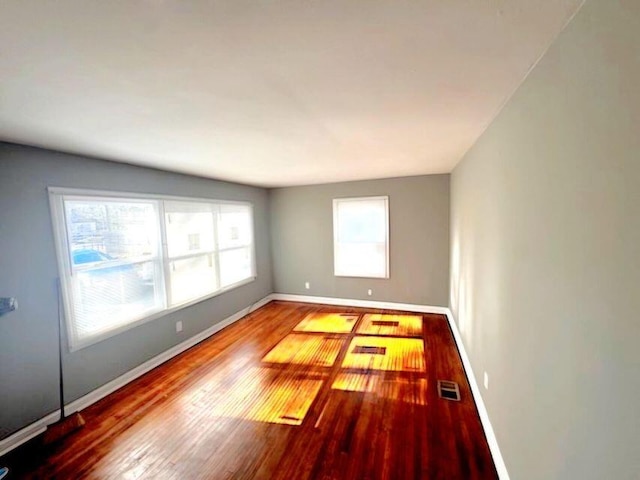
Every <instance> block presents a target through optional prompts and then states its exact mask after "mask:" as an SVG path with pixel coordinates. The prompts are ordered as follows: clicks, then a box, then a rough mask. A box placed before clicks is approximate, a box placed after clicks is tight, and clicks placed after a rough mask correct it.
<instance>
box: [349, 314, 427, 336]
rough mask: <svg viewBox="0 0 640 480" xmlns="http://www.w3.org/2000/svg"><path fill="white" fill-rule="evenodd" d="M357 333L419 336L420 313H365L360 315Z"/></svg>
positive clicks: (420, 331) (420, 326) (420, 328)
mask: <svg viewBox="0 0 640 480" xmlns="http://www.w3.org/2000/svg"><path fill="white" fill-rule="evenodd" d="M357 333H361V334H366V335H395V336H398V337H419V336H421V335H422V315H387V314H380V313H367V314H366V315H364V316H363V317H362V322H361V323H360V325H359V326H358V332H357Z"/></svg>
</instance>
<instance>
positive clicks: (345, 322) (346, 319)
mask: <svg viewBox="0 0 640 480" xmlns="http://www.w3.org/2000/svg"><path fill="white" fill-rule="evenodd" d="M357 320H358V315H357V314H356V315H353V314H348V313H310V314H309V315H307V316H306V317H305V318H304V320H302V321H301V322H300V323H299V324H298V325H297V326H296V328H294V331H296V332H318V333H351V331H352V330H353V326H354V325H355V324H356V321H357Z"/></svg>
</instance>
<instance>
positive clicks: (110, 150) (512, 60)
mask: <svg viewBox="0 0 640 480" xmlns="http://www.w3.org/2000/svg"><path fill="white" fill-rule="evenodd" d="M581 3H582V0H447V1H442V0H423V1H389V0H385V1H379V0H359V1H356V0H343V1H332V0H318V1H311V0H297V1H278V0H273V1H266V0H254V1H243V0H228V1H204V0H201V1H183V0H137V1H104V0H75V1H73V0H58V1H43V0H3V1H2V2H0V139H3V140H7V141H11V142H16V143H23V144H28V145H36V146H43V147H48V148H52V149H56V150H62V151H66V152H72V153H80V154H86V155H92V156H96V157H100V158H105V159H110V160H116V161H121V162H126V163H132V164H137V165H146V166H153V167H157V168H162V169H166V170H172V171H178V172H184V173H191V174H195V175H201V176H206V177H213V178H221V179H226V180H233V181H238V182H243V183H249V184H254V185H263V186H284V185H299V184H311V183H324V182H334V181H343V180H356V179H365V178H382V177H394V176H405V175H418V174H426V173H442V172H449V171H451V169H452V168H453V167H454V166H455V164H456V163H457V162H458V161H459V160H460V159H461V157H462V156H463V155H464V153H465V152H466V151H467V150H468V149H469V147H470V146H471V145H472V144H473V142H474V141H475V140H476V139H477V138H478V137H479V135H480V134H481V133H482V131H483V130H484V129H485V128H486V126H487V125H488V124H489V123H490V121H491V120H492V119H493V117H494V116H495V115H496V113H497V111H498V110H499V109H500V107H501V105H503V103H504V102H505V100H506V99H507V98H508V97H509V96H510V95H511V94H512V93H513V91H514V90H515V89H516V88H517V86H518V85H519V84H520V83H521V82H522V80H523V78H524V77H525V76H526V74H527V72H528V71H529V69H530V68H531V67H532V65H533V64H535V62H536V61H537V59H538V58H539V57H540V56H541V55H542V54H543V53H544V51H545V50H546V48H547V47H548V46H549V44H550V43H551V42H552V41H553V39H554V38H555V37H556V35H557V34H558V32H560V31H561V29H562V28H563V26H564V25H565V24H566V22H567V21H568V20H569V19H570V18H571V16H572V14H574V13H575V11H576V10H577V9H578V8H579V7H580V5H581Z"/></svg>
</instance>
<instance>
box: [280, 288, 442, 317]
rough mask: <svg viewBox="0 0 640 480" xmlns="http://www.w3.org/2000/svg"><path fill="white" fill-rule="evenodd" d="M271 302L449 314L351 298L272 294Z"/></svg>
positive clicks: (437, 310)
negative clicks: (282, 301)
mask: <svg viewBox="0 0 640 480" xmlns="http://www.w3.org/2000/svg"><path fill="white" fill-rule="evenodd" d="M271 300H284V301H287V302H301V303H321V304H324V305H339V306H342V307H364V308H383V309H386V310H404V311H406V312H419V313H440V314H442V315H446V314H447V313H448V312H449V309H448V308H447V307H432V306H429V305H417V304H414V303H394V302H380V301H377V300H356V299H353V298H335V297H314V296H309V295H291V294H288V293H272V294H271Z"/></svg>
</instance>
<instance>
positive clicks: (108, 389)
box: [64, 295, 271, 415]
mask: <svg viewBox="0 0 640 480" xmlns="http://www.w3.org/2000/svg"><path fill="white" fill-rule="evenodd" d="M270 301H271V295H267V296H266V297H264V298H263V299H261V300H258V301H257V302H255V303H254V304H252V305H250V306H249V307H246V308H243V309H242V310H240V311H239V312H236V313H234V314H233V315H231V316H229V317H227V318H225V319H224V320H222V321H221V322H218V323H216V324H215V325H212V326H211V327H209V328H207V329H206V330H203V331H202V332H200V333H198V334H196V335H194V336H193V337H191V338H189V339H187V340H185V341H184V342H182V343H179V344H178V345H176V346H174V347H171V348H170V349H169V350H166V351H164V352H162V353H161V354H159V355H156V356H155V357H153V358H152V359H150V360H147V361H146V362H144V363H143V364H141V365H139V366H137V367H135V368H134V369H132V370H129V371H128V372H127V373H125V374H123V375H120V376H119V377H118V378H115V379H113V380H111V381H110V382H109V383H105V384H104V385H102V386H101V387H98V388H96V389H95V390H93V391H91V392H89V393H87V394H86V395H84V396H82V397H80V398H79V399H77V400H75V401H73V402H71V403H69V404H67V405H65V406H64V414H65V415H71V414H72V413H75V412H79V411H80V410H83V409H85V408H87V407H88V406H90V405H93V404H94V403H96V402H97V401H99V400H101V399H103V398H104V397H106V396H107V395H109V394H110V393H113V392H115V391H116V390H118V389H119V388H122V387H124V386H125V385H126V384H128V383H129V382H132V381H133V380H135V379H136V378H138V377H140V376H142V375H144V374H145V373H147V372H149V371H151V370H153V369H154V368H156V367H157V366H159V365H161V364H163V363H164V362H166V361H168V360H171V359H172V358H173V357H175V356H177V355H180V354H181V353H182V352H184V351H185V350H188V349H189V348H191V347H193V346H194V345H196V344H198V343H200V342H202V341H203V340H205V339H207V338H209V337H210V336H211V335H213V334H215V333H217V332H219V331H220V330H222V329H223V328H225V327H228V326H229V325H231V324H232V323H234V322H237V321H238V320H240V319H241V318H242V317H244V316H246V315H248V314H249V313H251V312H253V311H255V310H257V309H258V308H260V307H262V306H263V305H266V304H267V303H269V302H270Z"/></svg>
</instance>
